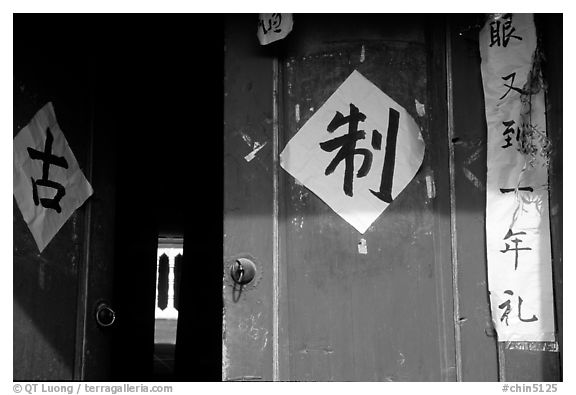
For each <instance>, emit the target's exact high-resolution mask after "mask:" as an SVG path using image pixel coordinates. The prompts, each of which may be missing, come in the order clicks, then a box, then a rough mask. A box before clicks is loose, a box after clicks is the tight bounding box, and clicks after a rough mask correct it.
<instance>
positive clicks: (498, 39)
mask: <svg viewBox="0 0 576 395" xmlns="http://www.w3.org/2000/svg"><path fill="white" fill-rule="evenodd" d="M535 52H536V31H535V26H534V18H533V15H532V14H499V15H496V16H494V17H491V18H489V20H488V21H487V22H486V25H485V26H484V28H483V29H482V31H481V32H480V54H481V56H482V65H481V70H482V82H483V86H484V96H485V105H486V122H487V126H488V138H487V171H488V174H487V180H486V248H487V260H488V288H489V291H490V303H491V311H492V320H493V322H494V325H495V328H496V332H497V334H498V341H505V342H509V341H542V342H544V341H546V342H549V341H555V328H554V303H553V293H552V268H551V265H552V264H551V251H550V224H549V215H548V171H547V167H546V165H545V161H544V159H543V158H542V157H540V156H537V157H535V160H534V158H533V157H532V156H530V155H526V154H525V153H522V152H520V150H519V148H520V147H521V145H522V142H523V141H527V140H526V138H528V137H530V133H527V132H529V131H530V130H533V129H530V127H529V125H531V126H533V127H534V128H536V129H537V130H538V131H540V132H542V133H543V134H542V135H544V136H545V133H546V118H545V112H544V111H545V104H544V92H543V89H539V90H535V91H534V90H532V89H531V87H532V84H527V81H528V80H529V79H530V80H531V75H532V76H533V75H534V74H531V70H532V68H533V62H534V55H535ZM528 91H530V92H528ZM528 141H531V140H528Z"/></svg>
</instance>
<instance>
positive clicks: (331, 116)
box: [280, 71, 424, 234]
mask: <svg viewBox="0 0 576 395" xmlns="http://www.w3.org/2000/svg"><path fill="white" fill-rule="evenodd" d="M347 151H348V153H346V152H347ZM423 158H424V141H423V139H422V136H421V134H420V129H419V127H418V125H417V124H416V122H415V121H414V119H413V118H412V117H411V116H410V114H409V113H408V112H407V111H406V110H405V109H404V108H403V107H402V106H400V105H399V104H398V103H396V102H395V101H394V100H392V98H390V97H389V96H388V95H386V94H385V93H384V92H382V91H381V90H380V89H379V88H378V87H377V86H376V85H374V84H373V83H372V82H370V81H368V80H367V79H366V78H365V77H364V76H363V75H362V74H360V73H359V72H358V71H353V72H352V74H350V76H349V77H348V78H347V79H346V80H345V81H344V82H343V83H342V85H340V87H339V88H338V89H337V90H336V91H335V92H334V93H333V94H332V96H330V97H329V98H328V100H326V102H325V103H324V104H323V105H322V107H320V108H319V109H318V111H316V113H314V114H313V115H312V117H310V119H309V120H308V122H306V124H304V125H303V126H302V128H300V130H299V131H298V132H297V133H296V135H295V136H294V137H293V138H292V139H291V140H290V141H289V142H288V144H287V145H286V147H285V148H284V151H283V152H282V153H281V154H280V164H281V166H282V168H284V170H286V171H287V172H288V173H289V174H290V175H292V176H293V177H294V178H296V180H298V181H299V182H300V183H301V184H303V185H304V186H306V187H307V188H308V189H310V190H311V191H312V192H314V193H315V194H316V195H317V196H318V197H320V198H321V199H322V200H323V201H324V202H325V203H326V204H328V206H330V207H331V208H332V209H333V210H334V211H335V212H336V213H337V214H338V215H340V216H341V217H342V218H343V219H344V220H346V221H347V222H348V223H349V224H350V225H352V226H353V227H354V228H356V229H357V230H358V232H360V233H362V234H363V233H364V232H366V230H367V229H368V228H369V227H370V225H372V223H373V222H374V221H375V220H376V219H377V218H378V217H379V216H380V214H381V213H382V212H383V211H384V210H385V209H386V208H387V207H388V206H389V204H390V203H391V202H392V201H393V200H394V199H395V198H396V197H397V196H398V194H400V192H401V191H402V190H403V189H404V188H405V187H406V185H408V183H409V182H410V181H411V180H412V179H413V178H414V176H415V175H416V172H417V171H418V169H419V167H420V165H421V164H422V160H423Z"/></svg>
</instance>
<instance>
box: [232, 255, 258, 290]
mask: <svg viewBox="0 0 576 395" xmlns="http://www.w3.org/2000/svg"><path fill="white" fill-rule="evenodd" d="M230 276H231V277H232V280H234V282H235V283H236V284H238V285H246V284H248V283H250V281H252V280H253V279H254V277H255V276H256V265H254V262H252V261H251V260H250V259H247V258H238V259H236V261H234V263H232V265H230Z"/></svg>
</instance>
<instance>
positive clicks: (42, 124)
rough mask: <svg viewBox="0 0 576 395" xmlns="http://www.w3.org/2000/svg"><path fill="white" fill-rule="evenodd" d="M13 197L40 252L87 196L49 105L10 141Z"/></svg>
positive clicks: (89, 190) (85, 183)
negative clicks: (12, 151)
mask: <svg viewBox="0 0 576 395" xmlns="http://www.w3.org/2000/svg"><path fill="white" fill-rule="evenodd" d="M13 150H14V161H13V182H14V184H13V189H14V197H15V199H16V203H17V204H18V208H19V209H20V211H21V213H22V216H23V217H24V221H25V222H26V224H27V225H28V228H29V229H30V231H31V232H32V236H33V237H34V240H35V241H36V244H37V246H38V249H39V250H40V252H42V251H43V250H44V248H45V247H46V245H48V243H49V242H50V240H52V238H53V237H54V235H56V233H57V232H58V231H59V230H60V228H61V227H62V225H64V223H65V222H66V221H67V220H68V218H70V216H71V215H72V213H73V212H74V211H75V210H76V209H77V208H78V207H80V206H81V205H82V204H83V203H84V202H85V201H86V199H88V197H90V195H92V192H93V191H92V187H91V186H90V184H89V183H88V180H87V179H86V177H84V174H83V173H82V170H81V169H80V167H79V166H78V162H77V161H76V158H75V157H74V154H73V153H72V150H71V149H70V146H69V145H68V142H67V141H66V138H65V137H64V134H63V133H62V130H61V129H60V127H59V126H58V122H57V121H56V114H55V113H54V107H53V106H52V103H47V104H46V105H45V106H44V107H43V108H42V109H40V111H38V112H37V113H36V115H34V117H33V118H32V120H31V121H30V123H29V124H28V125H26V126H25V127H24V128H23V129H22V130H21V131H20V132H19V133H18V135H16V137H15V138H14V142H13Z"/></svg>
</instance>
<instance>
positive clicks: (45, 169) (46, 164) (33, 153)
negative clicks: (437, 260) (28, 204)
mask: <svg viewBox="0 0 576 395" xmlns="http://www.w3.org/2000/svg"><path fill="white" fill-rule="evenodd" d="M53 142H54V137H53V136H52V132H51V131H50V128H47V129H46V145H45V146H44V152H41V151H37V150H35V149H33V148H30V147H28V148H27V150H28V155H30V158H31V159H34V160H41V161H42V178H40V179H39V180H34V179H33V178H31V180H32V198H33V199H34V204H35V205H36V206H38V204H42V207H45V208H50V209H52V210H56V212H57V213H60V212H61V211H62V208H61V207H60V200H61V199H62V198H63V197H64V195H65V194H66V190H65V189H64V186H62V185H61V184H59V183H57V182H55V181H52V180H50V179H49V178H48V177H49V175H50V165H54V166H58V167H62V168H64V169H67V168H68V162H66V158H64V157H63V156H55V155H53V154H52V143H53ZM39 186H41V187H47V188H54V189H55V190H56V195H55V196H54V197H53V198H40V199H39V198H38V187H39Z"/></svg>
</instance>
